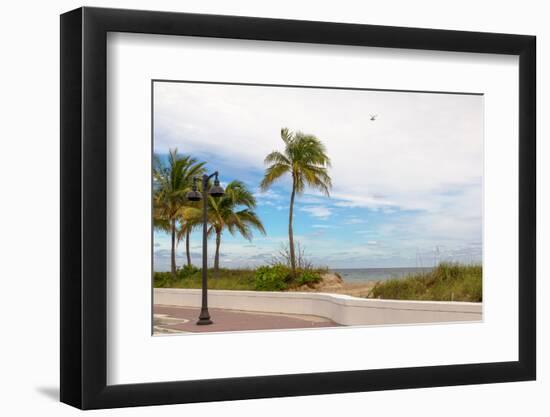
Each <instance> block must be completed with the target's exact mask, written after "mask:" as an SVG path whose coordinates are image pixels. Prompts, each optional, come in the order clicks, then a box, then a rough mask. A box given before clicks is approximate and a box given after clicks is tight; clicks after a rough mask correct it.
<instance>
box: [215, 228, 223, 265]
mask: <svg viewBox="0 0 550 417" xmlns="http://www.w3.org/2000/svg"><path fill="white" fill-rule="evenodd" d="M221 240H222V231H221V230H216V255H215V256H214V271H218V270H219V269H220V244H221Z"/></svg>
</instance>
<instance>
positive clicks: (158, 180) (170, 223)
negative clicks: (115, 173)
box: [153, 149, 204, 276]
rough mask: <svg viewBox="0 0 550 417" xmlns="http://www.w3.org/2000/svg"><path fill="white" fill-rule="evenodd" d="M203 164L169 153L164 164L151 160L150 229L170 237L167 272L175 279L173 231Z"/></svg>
mask: <svg viewBox="0 0 550 417" xmlns="http://www.w3.org/2000/svg"><path fill="white" fill-rule="evenodd" d="M203 166H204V162H197V160H196V159H195V158H192V157H191V156H188V155H178V150H177V149H170V151H169V154H168V162H167V163H164V162H163V161H162V160H161V158H160V157H159V156H158V155H155V156H154V160H153V225H154V227H155V228H157V229H160V230H164V231H167V232H169V233H170V235H171V252H170V270H171V272H172V274H173V275H174V276H175V275H176V228H177V223H178V219H179V218H180V215H181V212H182V210H183V208H184V207H185V206H186V204H188V203H189V201H188V200H187V197H186V194H187V192H188V191H189V190H190V189H191V186H192V184H193V178H194V177H196V176H199V175H202V174H203V172H204V168H203Z"/></svg>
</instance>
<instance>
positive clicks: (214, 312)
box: [153, 304, 340, 334]
mask: <svg viewBox="0 0 550 417" xmlns="http://www.w3.org/2000/svg"><path fill="white" fill-rule="evenodd" d="M153 311H154V333H155V334H168V333H204V332H234V331H243V330H273V329H306V328H319V327H338V326H340V325H339V324H336V323H334V322H333V321H331V320H328V319H326V318H323V317H317V316H305V315H298V314H278V313H255V312H248V311H237V310H225V309H219V308H210V309H209V311H210V316H211V319H212V321H213V322H214V323H213V324H210V325H207V326H197V325H196V322H197V319H198V317H199V312H200V309H199V308H194V307H178V306H166V305H158V304H155V305H154V309H153Z"/></svg>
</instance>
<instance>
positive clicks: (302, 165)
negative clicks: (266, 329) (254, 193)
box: [260, 128, 332, 274]
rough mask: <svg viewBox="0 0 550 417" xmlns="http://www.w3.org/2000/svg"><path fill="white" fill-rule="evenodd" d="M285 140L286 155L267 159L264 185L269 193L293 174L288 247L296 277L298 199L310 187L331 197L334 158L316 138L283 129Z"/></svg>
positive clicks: (282, 133)
mask: <svg viewBox="0 0 550 417" xmlns="http://www.w3.org/2000/svg"><path fill="white" fill-rule="evenodd" d="M281 139H282V140H283V142H284V144H285V148H284V150H283V151H282V152H280V151H273V152H271V153H270V154H269V155H267V156H266V157H265V160H264V162H265V164H266V165H267V168H266V170H265V174H264V178H263V179H262V182H261V184H260V187H261V189H262V190H264V191H265V190H267V189H268V188H269V187H270V186H271V185H272V184H273V183H275V182H276V181H277V180H278V179H280V178H281V177H283V176H284V175H285V174H289V175H290V177H291V179H292V191H291V193H290V208H289V214H288V243H289V249H290V250H289V252H290V266H291V268H292V273H293V274H295V273H296V253H295V251H294V235H293V230H292V221H293V214H294V199H295V197H296V195H300V194H302V193H303V192H304V189H305V187H306V186H309V187H311V188H314V189H318V190H320V191H321V192H322V193H323V194H325V195H327V196H328V195H329V191H330V189H331V187H332V180H331V178H330V176H329V175H328V168H329V167H330V158H329V157H328V156H327V151H326V148H325V145H323V143H322V142H321V141H320V140H319V139H317V138H316V137H315V136H313V135H308V134H304V133H302V132H296V133H293V132H290V131H289V130H288V129H287V128H283V129H281Z"/></svg>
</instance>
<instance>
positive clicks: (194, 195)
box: [187, 171, 224, 325]
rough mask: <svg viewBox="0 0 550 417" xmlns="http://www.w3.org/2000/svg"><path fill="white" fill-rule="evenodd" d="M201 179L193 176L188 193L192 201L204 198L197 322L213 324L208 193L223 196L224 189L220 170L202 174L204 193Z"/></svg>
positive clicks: (199, 323)
mask: <svg viewBox="0 0 550 417" xmlns="http://www.w3.org/2000/svg"><path fill="white" fill-rule="evenodd" d="M212 177H214V185H213V186H212V187H210V188H208V182H209V181H210V179H212ZM199 179H200V178H193V189H192V190H191V191H189V192H188V193H187V199H188V200H190V201H200V200H201V199H202V303H201V313H200V315H199V321H197V324H198V325H205V324H212V320H210V313H209V312H208V277H207V274H208V195H211V196H212V197H221V196H223V193H224V191H223V187H222V186H221V185H220V180H219V179H218V171H216V172H214V173H212V174H210V175H207V174H204V175H203V176H202V195H201V193H200V192H198V191H197V181H198V180H199Z"/></svg>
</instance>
